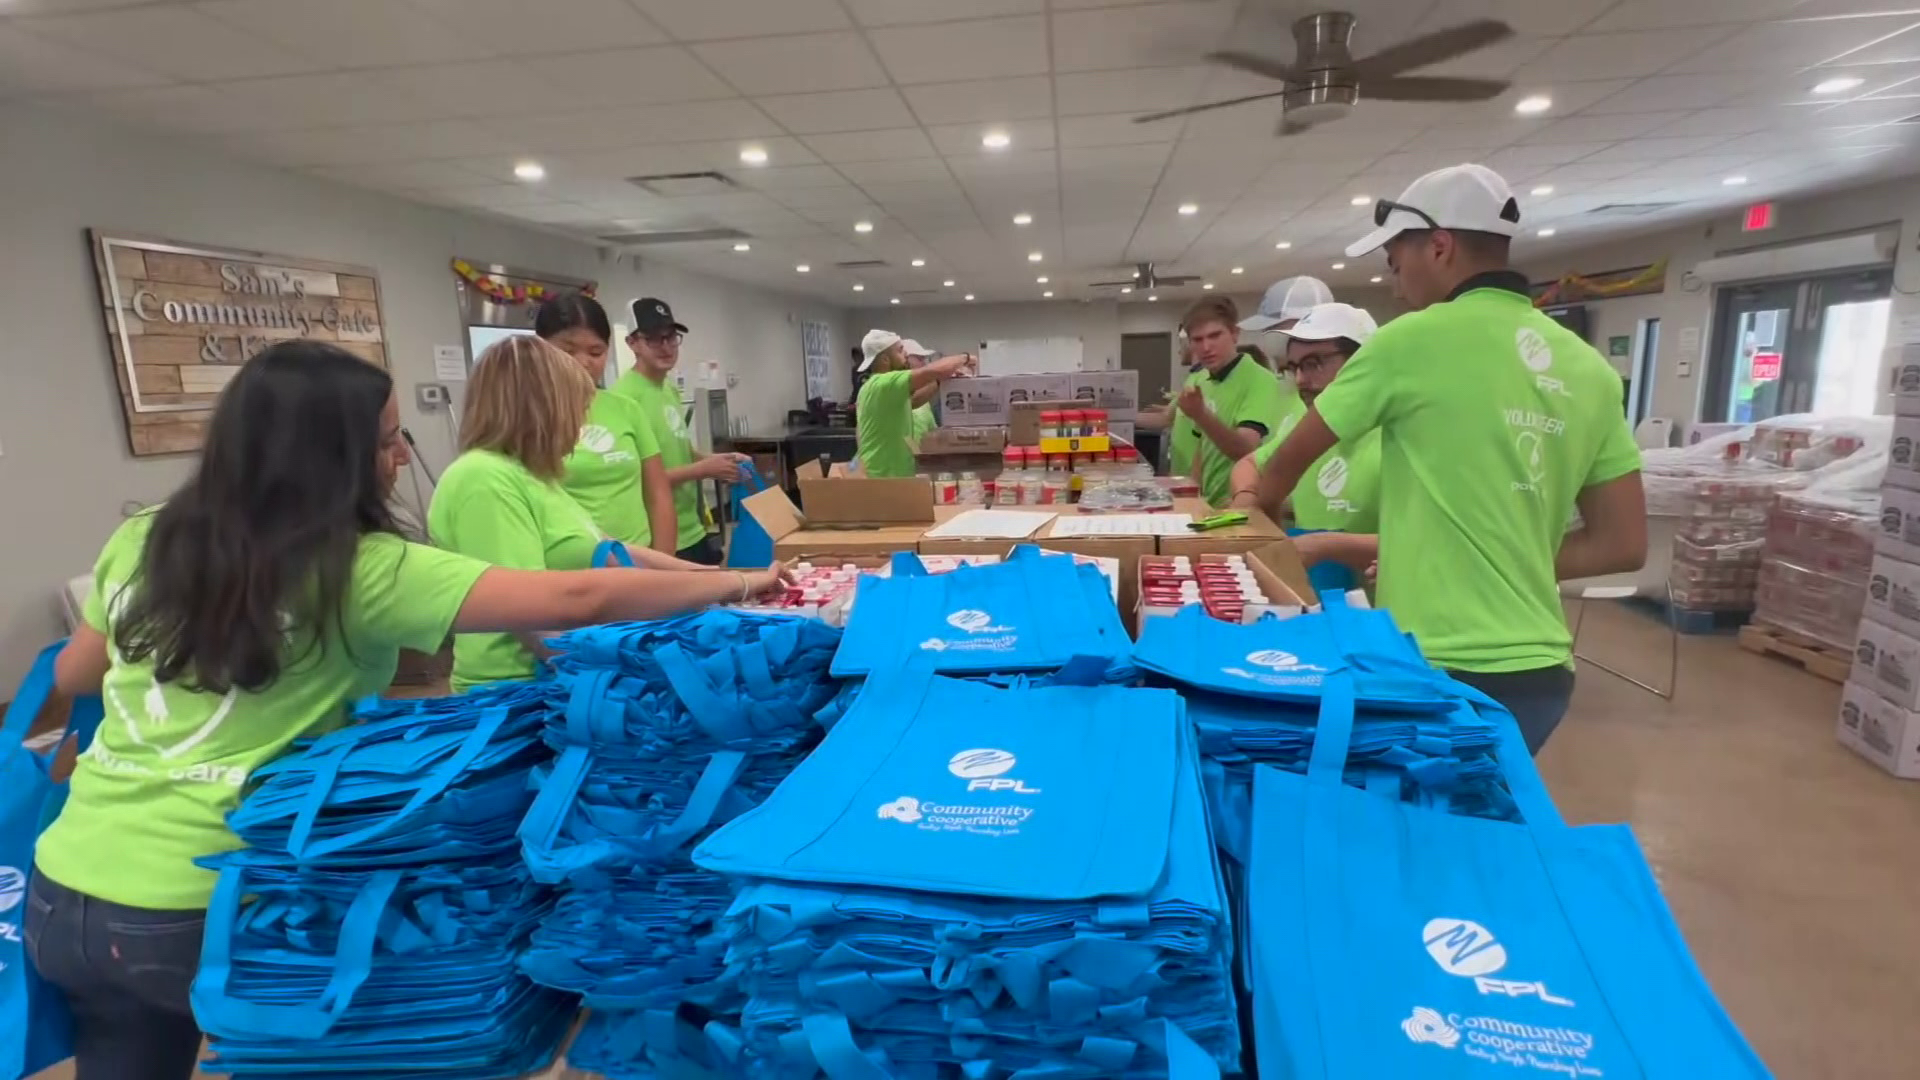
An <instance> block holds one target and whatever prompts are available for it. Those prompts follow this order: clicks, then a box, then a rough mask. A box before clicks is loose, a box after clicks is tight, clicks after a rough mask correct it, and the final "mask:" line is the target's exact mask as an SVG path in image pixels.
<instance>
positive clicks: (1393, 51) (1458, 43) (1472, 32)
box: [1353, 19, 1513, 85]
mask: <svg viewBox="0 0 1920 1080" xmlns="http://www.w3.org/2000/svg"><path fill="white" fill-rule="evenodd" d="M1512 36H1513V27H1511V26H1508V25H1507V24H1506V23H1503V22H1501V21H1499V20H1498V19H1476V20H1474V21H1473V22H1469V23H1461V24H1460V25H1459V26H1451V27H1448V28H1447V29H1445V30H1438V31H1435V32H1434V33H1431V34H1428V35H1426V36H1425V37H1417V38H1414V39H1413V40H1412V41H1403V42H1401V43H1400V44H1398V45H1389V46H1388V47H1387V48H1385V49H1382V50H1380V51H1379V52H1377V53H1374V54H1373V55H1372V56H1366V57H1362V58H1360V59H1358V60H1355V61H1354V62H1353V69H1354V71H1355V72H1357V73H1358V74H1359V76H1360V79H1361V81H1362V83H1363V85H1364V84H1365V83H1367V82H1372V81H1373V80H1375V79H1384V78H1387V77H1389V76H1393V75H1398V74H1400V73H1401V72H1403V71H1412V70H1414V69H1415V68H1423V67H1428V66H1430V65H1433V64H1438V63H1440V62H1441V61H1442V60H1451V59H1453V58H1454V57H1456V56H1459V55H1461V54H1462V53H1470V52H1472V51H1473V50H1475V49H1484V48H1486V47H1487V46H1488V45H1492V44H1493V43H1495V42H1497V41H1505V40H1506V39H1508V38H1510V37H1512Z"/></svg>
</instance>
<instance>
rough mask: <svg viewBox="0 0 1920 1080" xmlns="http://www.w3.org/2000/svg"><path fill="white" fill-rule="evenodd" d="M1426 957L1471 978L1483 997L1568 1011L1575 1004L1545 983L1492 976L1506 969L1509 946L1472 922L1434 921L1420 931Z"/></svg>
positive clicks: (1451, 973)
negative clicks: (1512, 999)
mask: <svg viewBox="0 0 1920 1080" xmlns="http://www.w3.org/2000/svg"><path fill="white" fill-rule="evenodd" d="M1420 939H1421V942H1422V943H1423V944H1425V945H1426V947H1427V955H1428V956H1431V957H1433V962H1434V963H1436V964H1438V965H1440V970H1441V971H1444V972H1446V973H1447V974H1449V975H1454V976H1458V977H1460V978H1463V979H1472V980H1473V985H1474V988H1475V989H1477V990H1479V991H1480V992H1481V993H1482V994H1497V995H1501V996H1504V997H1515V998H1517V997H1532V998H1538V999H1540V1001H1542V1002H1543V1003H1545V1004H1548V1005H1560V1006H1564V1007H1567V1008H1571V1007H1572V1006H1573V1002H1571V1001H1569V1000H1567V999H1566V998H1563V997H1555V996H1554V994H1553V992H1552V991H1551V990H1548V989H1547V984H1546V983H1544V982H1518V981H1514V980H1511V979H1496V978H1493V977H1492V976H1493V975H1495V974H1496V973H1498V972H1500V971H1502V970H1504V969H1505V968H1506V966H1507V947H1506V946H1505V945H1502V944H1500V942H1499V941H1498V940H1497V939H1495V938H1494V936H1493V931H1491V930H1488V929H1487V928H1486V927H1484V926H1481V925H1480V924H1479V923H1477V922H1473V921H1472V920H1470V919H1433V920H1430V921H1429V922H1428V923H1427V925H1426V928H1425V929H1424V930H1422V931H1421V932H1420Z"/></svg>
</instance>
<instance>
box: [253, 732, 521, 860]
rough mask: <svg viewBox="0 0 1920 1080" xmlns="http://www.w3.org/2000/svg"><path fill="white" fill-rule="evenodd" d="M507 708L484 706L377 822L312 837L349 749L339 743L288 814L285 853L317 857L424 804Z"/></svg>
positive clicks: (472, 754) (475, 752) (478, 748)
mask: <svg viewBox="0 0 1920 1080" xmlns="http://www.w3.org/2000/svg"><path fill="white" fill-rule="evenodd" d="M509 715H510V713H509V711H508V710H507V709H504V708H492V709H486V710H484V711H482V712H481V713H480V718H479V720H477V721H476V722H475V723H474V725H473V730H472V731H470V732H468V733H467V737H466V740H465V741H464V742H462V743H461V744H460V749H459V750H458V751H457V752H456V753H455V754H454V755H453V756H452V757H450V758H448V759H447V760H446V761H443V762H441V763H440V765H439V767H437V768H435V769H434V770H433V772H432V773H430V774H429V775H428V776H427V777H426V778H425V779H423V780H421V781H420V783H419V785H418V786H417V787H415V788H414V789H413V796H412V797H411V798H409V799H408V800H407V803H406V805H405V806H402V807H401V808H400V809H399V810H398V811H396V812H394V813H392V814H389V815H386V816H384V817H382V818H381V819H380V820H378V821H374V822H371V823H369V824H367V825H363V826H361V827H360V828H358V829H355V830H354V831H352V832H350V833H345V834H343V835H340V836H334V837H328V838H326V839H322V840H314V839H313V827H314V823H315V822H316V821H318V820H319V817H320V811H321V809H322V808H323V807H325V806H326V802H327V796H328V795H331V794H332V793H333V785H334V782H335V781H336V780H338V779H339V778H340V766H341V765H342V764H343V763H344V762H345V760H346V756H347V754H348V753H349V752H351V751H352V749H353V744H352V743H351V742H348V743H344V744H343V745H342V746H341V747H340V749H339V750H337V751H335V752H334V753H331V754H328V755H327V756H325V757H323V758H321V759H320V767H319V768H317V769H315V770H314V772H313V777H312V779H311V781H309V783H308V785H307V791H306V795H305V796H304V797H303V798H302V799H301V801H300V810H299V812H298V813H296V814H295V815H294V819H293V828H292V830H291V831H290V832H289V833H288V835H287V853H288V854H290V855H292V856H293V857H294V858H296V859H300V860H303V861H304V860H307V859H318V858H322V857H324V856H327V855H332V854H335V853H337V852H340V851H344V850H346V849H347V848H350V847H352V846H353V845H355V844H358V843H361V842H363V841H367V840H371V839H373V838H374V837H376V836H380V835H382V834H383V833H385V832H387V831H388V830H389V829H391V828H393V827H394V826H395V825H397V824H399V823H400V822H401V821H404V820H406V819H407V818H408V817H411V816H412V815H413V814H415V813H417V812H418V811H419V809H420V808H421V807H423V806H425V805H426V804H427V803H429V802H431V801H432V800H434V799H436V798H438V797H439V796H441V795H442V794H444V793H445V792H446V790H447V789H448V788H449V787H451V786H453V782H454V781H455V780H457V779H458V778H459V777H460V774H461V773H464V772H466V771H467V768H468V767H469V766H471V765H472V764H473V762H474V759H475V758H477V757H479V756H480V754H481V752H482V751H484V750H486V748H487V744H488V743H489V742H492V741H493V737H494V736H495V735H497V734H499V732H500V728H501V727H502V726H503V725H504V724H506V722H507V718H508V716H509Z"/></svg>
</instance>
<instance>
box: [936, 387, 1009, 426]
mask: <svg viewBox="0 0 1920 1080" xmlns="http://www.w3.org/2000/svg"><path fill="white" fill-rule="evenodd" d="M936 393H937V394H938V395H939V398H940V409H939V412H940V426H941V427H957V428H968V427H996V426H999V425H1002V424H1005V423H1006V422H1007V380H1006V379H1005V378H995V377H986V378H962V379H948V380H947V381H946V382H943V383H941V384H940V389H939V390H938V391H937V392H936Z"/></svg>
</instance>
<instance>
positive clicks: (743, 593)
mask: <svg viewBox="0 0 1920 1080" xmlns="http://www.w3.org/2000/svg"><path fill="white" fill-rule="evenodd" d="M733 575H734V576H735V577H737V578H739V579H740V602H741V603H743V604H744V603H746V602H747V594H748V592H749V590H748V588H747V575H745V574H743V573H741V572H740V571H738V570H735V571H734V572H733Z"/></svg>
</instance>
